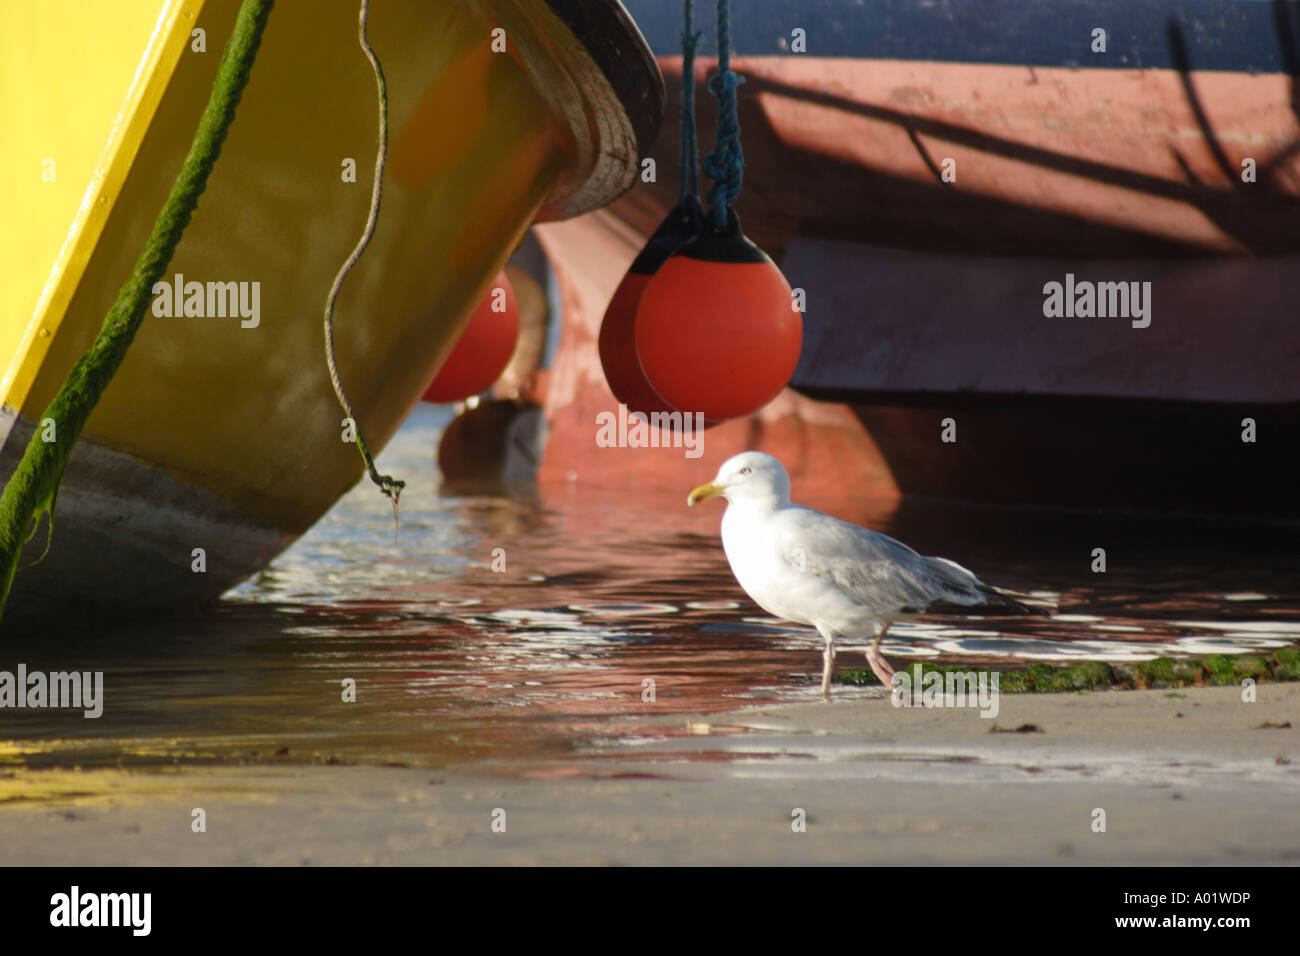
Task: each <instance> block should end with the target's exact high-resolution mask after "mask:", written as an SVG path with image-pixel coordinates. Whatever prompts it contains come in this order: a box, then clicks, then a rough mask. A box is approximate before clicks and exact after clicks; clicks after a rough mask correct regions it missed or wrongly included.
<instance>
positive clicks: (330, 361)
mask: <svg viewBox="0 0 1300 956" xmlns="http://www.w3.org/2000/svg"><path fill="white" fill-rule="evenodd" d="M369 14H370V0H361V14H360V17H359V22H358V39H359V40H360V42H361V49H362V51H364V52H365V54H366V59H368V60H369V61H370V66H371V67H372V68H373V69H374V71H375V85H376V87H378V92H379V144H378V149H377V151H376V153H375V178H374V183H373V184H372V185H371V188H370V215H369V217H368V218H367V219H366V228H365V230H364V231H363V232H362V234H361V238H360V239H359V240H358V241H357V244H356V246H355V247H354V248H353V250H352V254H351V255H349V256H348V258H347V261H345V262H344V263H343V265H342V267H341V268H340V269H339V272H338V275H336V276H335V277H334V284H333V285H331V286H330V291H329V295H328V297H327V298H326V299H325V361H326V364H327V365H328V366H329V372H330V384H332V385H333V386H334V394H335V395H336V396H337V397H338V400H339V405H340V406H342V408H343V414H344V415H345V416H346V417H348V418H350V419H352V423H353V429H352V430H353V434H354V435H355V436H356V444H357V450H358V451H359V452H361V460H362V461H363V462H364V463H365V466H366V472H367V473H368V474H369V475H370V480H371V481H373V482H374V483H375V484H376V485H377V486H378V487H379V490H380V491H382V492H383V493H384V494H385V495H387V496H388V497H389V498H391V499H392V502H393V534H394V535H395V534H396V533H397V499H398V498H399V497H400V496H401V494H402V489H403V488H405V487H406V482H404V481H398V480H397V479H395V478H393V477H392V476H391V475H381V474H380V473H379V471H378V469H376V468H375V460H374V458H373V457H371V454H370V449H369V448H368V447H367V446H366V440H365V437H364V436H363V435H362V434H361V423H360V422H358V421H357V416H356V413H355V412H354V411H353V410H352V403H351V402H350V401H348V396H347V393H346V392H344V391H343V382H342V381H341V380H340V379H339V370H338V364H337V362H336V360H335V356H334V303H335V302H336V301H337V300H338V297H339V292H340V291H342V289H343V280H344V279H346V278H347V277H348V273H349V272H351V271H352V267H353V266H355V265H356V264H357V261H358V260H360V258H361V254H362V253H363V252H365V251H366V246H368V245H370V239H371V237H372V236H374V234H375V225H376V223H378V221H379V201H380V198H381V196H382V195H383V180H384V163H385V162H386V161H387V158H388V83H387V81H386V80H385V79H384V70H383V67H381V66H380V65H379V58H378V57H377V56H375V51H374V50H373V49H372V48H371V46H370V41H369V40H368V39H367V38H366V22H367V20H368V18H369Z"/></svg>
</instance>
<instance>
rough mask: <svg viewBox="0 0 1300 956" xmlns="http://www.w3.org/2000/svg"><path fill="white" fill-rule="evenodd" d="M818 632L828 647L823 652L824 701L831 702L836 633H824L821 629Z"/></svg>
mask: <svg viewBox="0 0 1300 956" xmlns="http://www.w3.org/2000/svg"><path fill="white" fill-rule="evenodd" d="M817 630H818V632H819V633H820V634H821V636H822V637H823V638H825V639H826V647H825V649H824V650H823V651H822V700H830V699H831V675H832V674H834V673H835V632H834V631H824V630H822V629H821V628H820V627H819V628H817Z"/></svg>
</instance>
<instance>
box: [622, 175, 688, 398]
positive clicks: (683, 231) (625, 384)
mask: <svg viewBox="0 0 1300 956" xmlns="http://www.w3.org/2000/svg"><path fill="white" fill-rule="evenodd" d="M703 226H704V207H703V206H701V205H700V200H699V198H698V197H696V196H694V195H691V194H688V195H687V196H686V197H685V198H684V199H683V200H682V201H681V202H679V203H678V204H677V206H676V207H675V208H674V209H673V211H672V212H670V213H669V214H668V216H667V217H666V218H665V219H664V221H663V222H662V223H660V224H659V228H658V229H656V230H655V231H654V234H653V235H651V236H650V238H649V240H648V241H647V242H646V244H645V248H643V249H642V250H641V253H640V254H639V255H638V256H637V257H636V259H634V260H633V261H632V265H631V267H630V268H629V269H628V270H627V274H626V275H624V276H623V281H622V282H620V283H619V285H618V289H617V290H616V291H615V292H614V296H613V298H611V299H610V300H609V305H608V307H606V309H605V318H604V320H603V321H602V322H601V323H600V337H599V339H598V340H597V346H598V348H599V351H600V366H601V368H602V369H603V370H604V372H605V381H606V382H607V383H609V390H610V391H611V392H613V393H614V397H615V398H616V399H618V400H619V401H620V402H621V403H623V404H624V405H626V406H627V407H628V411H633V412H644V413H645V414H647V415H648V414H650V413H651V412H669V411H672V410H673V409H672V408H671V407H670V406H669V405H668V403H667V402H665V401H664V400H663V399H662V398H661V397H660V396H659V395H658V394H657V393H656V392H655V390H654V388H653V387H652V386H651V384H650V383H649V382H648V381H647V380H646V377H645V372H643V371H642V370H641V362H640V360H639V359H638V358H637V351H636V315H637V309H638V307H639V306H640V305H641V296H642V294H643V293H644V292H645V290H646V287H647V286H648V285H649V284H650V280H651V278H652V277H653V276H654V274H655V273H656V272H658V271H659V268H660V266H662V265H663V264H664V262H666V261H667V260H668V257H669V256H671V255H672V254H673V253H674V252H676V251H677V250H678V249H679V248H681V246H682V244H683V243H685V242H687V241H689V240H690V239H693V238H694V237H695V236H697V235H699V233H700V230H701V229H702V228H703Z"/></svg>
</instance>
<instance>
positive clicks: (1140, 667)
mask: <svg viewBox="0 0 1300 956" xmlns="http://www.w3.org/2000/svg"><path fill="white" fill-rule="evenodd" d="M917 666H918V664H917V662H911V663H909V664H907V667H906V669H907V672H908V674H909V675H915V673H916V667H917ZM919 666H920V668H921V676H922V678H924V676H925V675H926V674H931V673H935V674H941V675H946V674H949V673H959V674H965V673H969V672H970V671H977V672H978V671H980V670H988V668H987V667H986V666H976V665H973V664H944V665H941V664H931V663H928V662H920V664H919ZM901 669H902V668H900V670H901ZM997 673H998V690H999V691H1000V692H1001V693H1004V694H1029V693H1038V694H1048V693H1062V692H1066V691H1073V692H1083V693H1086V692H1088V691H1092V690H1099V689H1106V688H1115V689H1121V688H1122V689H1144V688H1175V687H1204V686H1206V685H1210V686H1219V687H1223V686H1229V685H1231V686H1236V685H1238V684H1240V683H1241V682H1242V680H1244V679H1245V678H1247V677H1251V678H1254V679H1255V680H1257V681H1273V680H1276V681H1294V680H1300V647H1283V648H1279V649H1278V650H1276V651H1274V652H1273V653H1272V655H1270V656H1268V657H1265V656H1263V655H1261V654H1211V655H1210V656H1209V657H1207V658H1205V660H1203V661H1202V660H1199V659H1196V658H1192V659H1188V660H1176V659H1174V658H1172V657H1157V658H1155V659H1154V660H1150V661H1138V662H1133V661H1121V662H1118V663H1115V664H1113V665H1112V664H1107V663H1105V662H1104V661H1084V662H1083V663H1081V664H1071V665H1068V666H1066V667H1057V666H1055V665H1052V664H1047V663H1044V662H1041V661H1035V662H1034V663H1031V664H1028V665H1027V666H1025V667H1024V668H1023V669H1021V670H1012V671H998V672H997ZM835 682H836V683H838V684H853V685H857V686H871V685H874V686H877V687H878V686H880V681H879V680H877V679H876V675H875V674H873V673H871V671H870V670H868V669H866V668H862V669H855V670H847V671H843V672H841V673H839V674H837V675H836V676H835Z"/></svg>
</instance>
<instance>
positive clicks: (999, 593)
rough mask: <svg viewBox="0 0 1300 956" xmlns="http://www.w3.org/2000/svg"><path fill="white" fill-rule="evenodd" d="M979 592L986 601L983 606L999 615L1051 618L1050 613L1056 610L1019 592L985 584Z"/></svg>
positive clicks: (1038, 599)
mask: <svg viewBox="0 0 1300 956" xmlns="http://www.w3.org/2000/svg"><path fill="white" fill-rule="evenodd" d="M979 590H980V593H981V594H983V595H984V596H985V597H986V598H987V599H988V600H987V603H985V605H984V606H985V607H987V608H989V609H990V610H996V611H997V612H998V613H1001V614H1034V615H1037V616H1038V617H1051V616H1052V611H1054V610H1056V605H1055V604H1052V603H1051V602H1049V601H1044V600H1042V599H1041V598H1036V597H1033V596H1031V595H1029V594H1022V593H1020V592H1019V591H1008V590H1006V589H1005V588H995V587H991V586H989V585H987V584H981V585H980V586H979Z"/></svg>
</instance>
